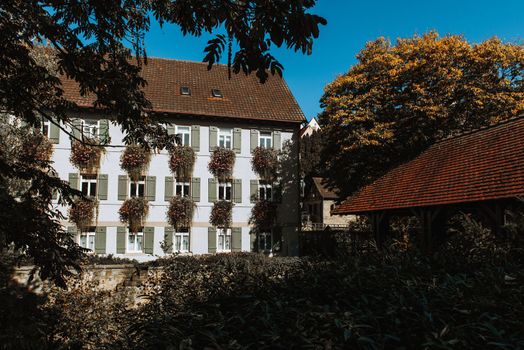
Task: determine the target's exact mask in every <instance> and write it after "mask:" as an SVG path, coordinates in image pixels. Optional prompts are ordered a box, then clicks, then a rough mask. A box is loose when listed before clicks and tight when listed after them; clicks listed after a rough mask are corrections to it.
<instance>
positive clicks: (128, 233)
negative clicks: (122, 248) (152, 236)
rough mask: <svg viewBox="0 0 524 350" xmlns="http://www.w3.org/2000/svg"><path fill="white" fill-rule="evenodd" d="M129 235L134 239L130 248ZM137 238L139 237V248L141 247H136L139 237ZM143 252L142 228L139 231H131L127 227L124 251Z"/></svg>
mask: <svg viewBox="0 0 524 350" xmlns="http://www.w3.org/2000/svg"><path fill="white" fill-rule="evenodd" d="M131 236H134V237H135V239H134V242H133V243H132V244H133V246H132V247H131V248H130V246H131V241H130V238H131ZM138 238H141V242H142V243H141V246H142V247H141V248H142V249H140V250H139V249H137V248H138V247H139V244H138V241H139V239H138ZM143 252H144V230H143V229H142V230H141V231H138V232H137V233H132V232H131V231H130V230H129V229H128V230H127V235H126V253H143Z"/></svg>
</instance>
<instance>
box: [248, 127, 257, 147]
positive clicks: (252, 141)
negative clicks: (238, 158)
mask: <svg viewBox="0 0 524 350" xmlns="http://www.w3.org/2000/svg"><path fill="white" fill-rule="evenodd" d="M249 145H250V147H249V148H250V150H251V152H253V150H254V149H255V148H257V147H258V130H251V133H250V140H249Z"/></svg>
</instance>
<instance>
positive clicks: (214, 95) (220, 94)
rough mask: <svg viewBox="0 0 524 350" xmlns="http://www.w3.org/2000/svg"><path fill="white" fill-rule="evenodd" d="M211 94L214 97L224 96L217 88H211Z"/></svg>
mask: <svg viewBox="0 0 524 350" xmlns="http://www.w3.org/2000/svg"><path fill="white" fill-rule="evenodd" d="M211 95H212V96H213V97H216V98H222V97H224V96H223V95H222V91H220V90H219V89H213V90H211Z"/></svg>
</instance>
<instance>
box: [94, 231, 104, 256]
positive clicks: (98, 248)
mask: <svg viewBox="0 0 524 350" xmlns="http://www.w3.org/2000/svg"><path fill="white" fill-rule="evenodd" d="M106 232H107V229H106V227H105V226H98V227H97V228H96V233H95V253H97V254H105V253H106V236H107V235H106Z"/></svg>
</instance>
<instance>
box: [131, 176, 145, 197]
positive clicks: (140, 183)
mask: <svg viewBox="0 0 524 350" xmlns="http://www.w3.org/2000/svg"><path fill="white" fill-rule="evenodd" d="M133 186H135V191H134V193H133ZM140 186H143V191H142V196H141V195H140ZM128 193H129V197H133V198H144V197H145V195H146V177H145V176H141V177H140V180H138V181H132V180H130V181H129V188H128Z"/></svg>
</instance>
